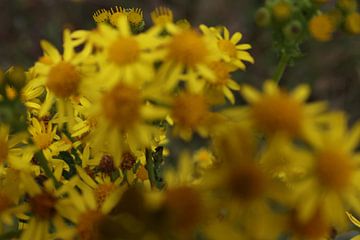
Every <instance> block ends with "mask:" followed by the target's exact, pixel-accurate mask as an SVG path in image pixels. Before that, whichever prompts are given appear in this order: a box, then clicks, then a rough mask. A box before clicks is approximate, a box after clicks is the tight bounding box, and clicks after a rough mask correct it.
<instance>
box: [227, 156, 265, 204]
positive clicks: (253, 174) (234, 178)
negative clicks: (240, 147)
mask: <svg viewBox="0 0 360 240" xmlns="http://www.w3.org/2000/svg"><path fill="white" fill-rule="evenodd" d="M229 170H230V172H229V175H228V178H227V185H228V187H229V190H230V192H231V193H232V194H233V195H234V196H235V197H237V198H238V199H239V200H240V201H244V202H250V201H253V200H256V199H258V198H259V197H261V196H262V195H263V194H264V192H265V190H266V178H265V175H264V173H263V172H262V171H261V169H260V168H259V166H257V165H255V164H254V163H246V164H241V165H240V166H238V167H234V168H231V169H229Z"/></svg>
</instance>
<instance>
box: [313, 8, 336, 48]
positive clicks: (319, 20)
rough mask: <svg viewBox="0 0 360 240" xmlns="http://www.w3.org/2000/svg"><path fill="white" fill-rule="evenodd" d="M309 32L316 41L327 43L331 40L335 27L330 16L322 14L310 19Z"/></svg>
mask: <svg viewBox="0 0 360 240" xmlns="http://www.w3.org/2000/svg"><path fill="white" fill-rule="evenodd" d="M309 32H310V34H311V36H312V37H313V38H315V39H316V40H318V41H321V42H326V41H329V40H331V38H332V35H333V33H334V32H335V26H334V23H333V22H332V20H331V18H330V17H329V16H328V15H326V14H320V15H316V16H314V17H312V18H311V19H310V21H309Z"/></svg>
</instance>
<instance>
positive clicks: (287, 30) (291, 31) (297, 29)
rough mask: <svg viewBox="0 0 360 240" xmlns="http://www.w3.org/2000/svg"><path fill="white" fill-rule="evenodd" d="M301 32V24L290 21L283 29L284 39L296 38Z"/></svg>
mask: <svg viewBox="0 0 360 240" xmlns="http://www.w3.org/2000/svg"><path fill="white" fill-rule="evenodd" d="M302 30H303V27H302V25H301V23H300V22H299V21H297V20H294V21H291V22H290V23H288V24H287V25H286V26H285V27H284V28H283V33H284V35H285V37H286V38H287V39H289V40H294V39H296V38H298V37H299V36H300V34H301V32H302Z"/></svg>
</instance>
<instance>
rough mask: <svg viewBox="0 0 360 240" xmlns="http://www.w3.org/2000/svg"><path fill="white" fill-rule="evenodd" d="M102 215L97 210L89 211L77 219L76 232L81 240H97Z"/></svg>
mask: <svg viewBox="0 0 360 240" xmlns="http://www.w3.org/2000/svg"><path fill="white" fill-rule="evenodd" d="M103 217H104V215H103V214H102V213H101V212H99V211H97V210H89V211H86V212H84V213H83V214H81V215H80V217H79V222H78V224H77V232H78V234H79V236H80V239H81V240H97V239H99V223H100V222H101V220H102V219H103Z"/></svg>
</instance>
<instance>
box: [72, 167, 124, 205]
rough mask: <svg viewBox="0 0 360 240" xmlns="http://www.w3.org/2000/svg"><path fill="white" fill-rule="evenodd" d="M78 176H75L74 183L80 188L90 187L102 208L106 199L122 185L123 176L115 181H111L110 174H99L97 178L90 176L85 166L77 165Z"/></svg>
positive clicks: (97, 203)
mask: <svg viewBox="0 0 360 240" xmlns="http://www.w3.org/2000/svg"><path fill="white" fill-rule="evenodd" d="M76 170H77V173H78V177H77V178H76V179H75V178H74V180H73V181H74V183H75V185H76V186H78V187H79V188H80V189H82V188H90V189H92V191H93V193H94V197H95V200H96V205H97V207H98V208H101V207H102V206H103V204H104V203H105V201H106V199H107V198H108V197H110V196H111V195H112V194H113V193H114V192H115V191H116V190H117V189H118V186H119V185H120V183H121V181H122V178H121V177H119V178H117V179H116V180H115V181H114V182H113V181H111V179H110V177H108V176H105V177H104V176H103V175H102V176H99V177H96V179H93V177H91V176H89V174H87V173H86V171H85V170H84V169H83V168H80V167H78V166H77V167H76Z"/></svg>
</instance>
